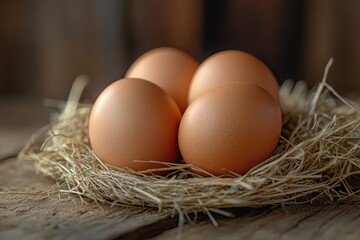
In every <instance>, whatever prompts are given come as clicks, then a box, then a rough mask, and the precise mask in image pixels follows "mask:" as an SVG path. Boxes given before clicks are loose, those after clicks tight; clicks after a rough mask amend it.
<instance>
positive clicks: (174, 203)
mask: <svg viewBox="0 0 360 240" xmlns="http://www.w3.org/2000/svg"><path fill="white" fill-rule="evenodd" d="M330 65H331V63H329V64H328V66H327V68H326V70H325V74H324V79H323V81H322V82H320V83H319V85H318V86H317V88H314V89H313V90H312V91H308V90H307V88H306V85H305V83H303V82H298V83H296V84H295V83H293V82H291V81H286V82H285V83H284V84H283V85H282V87H281V89H280V99H281V108H282V112H283V130H282V135H281V138H280V141H279V143H278V146H277V148H276V150H275V151H274V153H273V154H272V156H271V157H270V158H269V159H267V160H266V161H265V162H263V163H261V164H260V165H257V166H255V167H254V168H252V169H251V170H250V171H249V172H248V173H246V174H245V175H243V176H241V175H236V174H234V173H232V176H231V177H227V178H219V177H215V176H211V175H210V174H209V177H203V176H199V175H197V174H195V173H194V171H191V168H195V169H197V171H203V170H201V169H198V168H196V167H194V166H191V165H188V164H164V168H163V169H160V170H161V171H170V173H169V174H168V175H167V176H154V175H149V174H147V173H146V172H136V171H133V170H131V169H126V168H122V169H121V168H116V167H112V166H109V165H106V164H104V163H102V162H101V161H100V160H99V159H98V158H97V157H96V156H95V155H94V154H93V152H92V149H91V146H90V144H89V138H88V123H89V122H88V121H89V113H90V110H91V104H88V105H78V104H77V102H78V101H77V97H76V96H78V97H79V95H80V94H78V93H77V94H76V93H72V94H71V95H73V97H72V98H70V100H69V101H68V102H67V105H66V107H65V109H64V110H63V112H62V114H60V116H59V117H58V118H57V120H56V121H54V122H53V123H52V124H51V125H49V126H48V128H47V129H46V131H45V138H44V141H43V142H42V143H41V144H36V143H33V142H32V141H30V142H29V143H28V144H27V146H26V147H25V148H24V149H23V151H22V152H21V154H20V156H19V158H21V159H30V160H32V161H33V163H34V166H35V169H36V171H37V172H39V173H42V174H44V175H46V176H50V177H52V178H53V179H55V180H56V182H57V183H58V185H59V189H58V191H59V192H63V193H71V194H75V195H77V196H79V197H80V198H81V199H82V200H83V201H87V200H86V199H92V200H93V201H96V202H101V203H104V202H105V203H109V204H112V205H136V206H146V207H152V208H158V209H159V210H160V211H161V210H163V211H167V210H176V211H177V212H179V213H181V214H182V216H187V213H195V212H199V211H200V212H205V213H207V214H208V216H210V218H211V219H212V217H211V212H215V213H220V214H224V215H227V213H226V212H225V211H224V210H223V209H225V208H233V207H259V206H264V205H274V204H292V203H296V204H299V203H307V202H311V201H314V200H317V199H330V200H334V199H343V198H346V197H348V196H351V195H353V194H355V193H356V191H357V190H356V188H355V187H354V186H353V185H352V184H351V181H352V176H355V175H358V174H359V173H360V170H359V167H360V147H359V146H360V144H359V143H360V129H359V125H360V117H359V116H360V112H359V110H358V106H357V104H356V103H354V102H350V101H349V100H345V99H344V98H343V97H341V96H340V95H339V94H337V93H336V92H335V91H334V89H333V88H332V87H331V86H330V85H328V84H327V83H326V75H327V72H328V70H329V67H330ZM80 85H81V84H80ZM77 88H79V87H77ZM80 88H81V87H80ZM74 96H75V97H74ZM39 134H40V135H43V134H42V133H39ZM195 172H196V171H195ZM184 214H185V215H184Z"/></svg>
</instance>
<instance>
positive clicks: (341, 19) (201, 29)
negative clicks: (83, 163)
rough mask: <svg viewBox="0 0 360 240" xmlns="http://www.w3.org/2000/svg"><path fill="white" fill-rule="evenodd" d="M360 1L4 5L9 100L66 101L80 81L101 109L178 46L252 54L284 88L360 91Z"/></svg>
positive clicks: (1, 81) (68, 0)
mask: <svg viewBox="0 0 360 240" xmlns="http://www.w3.org/2000/svg"><path fill="white" fill-rule="evenodd" d="M359 9H360V2H359V1H356V0H347V1H336V0H318V1H311V0H306V1H287V0H273V1H270V2H264V1H261V0H253V1H251V0H241V1H236V0H227V1H217V0H152V1H145V0H133V1H130V0H107V1H98V0H62V1H57V0H27V1H25V0H24V1H21V0H15V1H11V0H3V1H0V97H1V96H5V95H30V96H37V97H38V98H60V99H65V98H66V96H67V93H68V91H69V89H70V86H71V83H72V81H73V79H74V78H75V77H76V76H77V75H78V74H82V73H84V74H87V75H89V77H90V79H91V82H90V85H89V87H88V88H87V90H86V98H88V99H90V100H94V99H95V97H96V96H97V94H98V93H99V92H100V91H101V89H103V88H104V87H105V86H106V85H108V84H109V83H110V82H112V81H114V80H116V79H118V78H120V77H122V76H123V74H124V73H125V71H126V69H127V68H128V67H129V65H130V64H131V62H132V61H133V60H135V58H136V57H138V56H139V55H140V54H141V53H143V52H144V51H147V50H149V49H151V48H154V47H159V46H173V47H177V48H180V49H183V50H185V51H187V52H189V53H190V54H191V55H193V56H194V57H196V58H197V59H198V60H203V59H204V58H205V57H207V56H208V55H210V54H212V53H214V52H216V51H220V50H223V49H229V48H237V49H242V50H246V51H249V52H251V53H253V54H255V55H257V56H258V57H260V58H261V59H262V60H264V61H265V62H266V63H267V64H268V65H269V66H270V67H271V68H272V69H273V71H274V72H275V74H276V76H277V77H278V79H279V81H280V82H282V81H283V80H285V79H286V78H288V77H289V78H294V79H295V80H301V79H305V80H307V81H308V82H309V83H310V84H314V83H316V82H317V81H319V80H320V79H321V75H322V72H323V69H324V67H325V64H326V62H327V61H328V59H329V58H330V57H334V58H335V61H334V67H333V69H332V70H331V73H330V76H329V81H330V83H332V84H333V85H335V87H336V88H337V89H339V90H340V91H342V92H347V91H360V81H359V80H358V79H359V77H360V68H359V67H358V65H359V63H360V32H359V30H358V25H359V21H360V14H359V13H358V12H359Z"/></svg>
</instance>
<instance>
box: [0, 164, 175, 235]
mask: <svg viewBox="0 0 360 240" xmlns="http://www.w3.org/2000/svg"><path fill="white" fill-rule="evenodd" d="M53 184H54V182H53V180H51V179H49V178H45V177H44V176H37V175H35V174H34V172H33V170H32V169H31V165H30V162H26V163H24V165H23V166H22V167H20V168H16V166H15V159H13V158H12V159H8V160H5V161H3V162H2V163H1V164H0V192H9V191H10V193H0V239H2V240H4V239H22V238H26V239H64V238H66V239H110V238H115V237H119V236H123V235H129V236H137V235H138V233H136V231H137V229H138V228H140V227H143V226H157V228H154V229H148V228H145V229H147V230H146V234H156V233H157V231H159V229H160V230H161V232H162V231H163V230H164V229H166V228H164V227H167V228H170V227H173V226H176V218H174V219H172V218H170V217H169V215H167V214H165V213H160V212H158V211H156V210H153V209H146V208H141V207H119V206H116V207H111V206H109V205H104V204H96V203H88V204H84V203H82V202H81V201H80V200H79V199H78V198H77V197H70V196H68V195H63V196H61V197H60V196H58V195H50V196H48V195H46V194H34V195H30V194H19V193H20V192H30V193H41V192H44V191H46V190H47V189H49V188H51V187H52V186H53ZM164 220H165V222H167V221H168V220H170V223H172V224H170V225H169V224H168V225H167V226H165V224H158V225H157V223H158V222H159V221H160V222H161V221H164ZM150 230H151V231H150ZM142 233H144V232H142ZM144 234H145V233H144Z"/></svg>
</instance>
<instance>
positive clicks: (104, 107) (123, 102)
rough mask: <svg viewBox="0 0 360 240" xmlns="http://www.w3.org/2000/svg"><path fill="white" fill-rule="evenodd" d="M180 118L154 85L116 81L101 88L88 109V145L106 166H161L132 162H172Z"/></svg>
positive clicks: (165, 96) (170, 100)
mask: <svg viewBox="0 0 360 240" xmlns="http://www.w3.org/2000/svg"><path fill="white" fill-rule="evenodd" d="M180 119H181V113H180V110H179V108H178V106H177V105H176V103H175V101H174V100H173V99H172V98H171V97H170V96H169V95H168V94H166V93H165V92H164V91H163V90H162V89H161V88H159V87H158V86H156V85H155V84H153V83H151V82H148V81H145V80H142V79H122V80H118V81H116V82H114V83H112V84H111V85H109V86H108V87H107V88H105V90H104V91H103V92H102V93H101V94H100V95H99V97H98V98H97V99H96V101H95V103H94V106H93V108H92V110H91V114H90V120H89V121H90V122H89V138H90V142H91V146H92V148H93V151H94V152H95V154H96V155H97V156H98V157H99V158H100V159H101V160H102V161H103V162H105V163H108V164H110V165H114V166H117V167H129V168H132V169H134V170H146V169H150V168H157V167H164V166H163V165H161V164H153V163H139V162H134V161H133V160H145V161H146V160H155V161H161V162H171V163H174V162H175V161H176V160H177V154H178V145H177V142H178V141H177V133H178V126H179V123H180Z"/></svg>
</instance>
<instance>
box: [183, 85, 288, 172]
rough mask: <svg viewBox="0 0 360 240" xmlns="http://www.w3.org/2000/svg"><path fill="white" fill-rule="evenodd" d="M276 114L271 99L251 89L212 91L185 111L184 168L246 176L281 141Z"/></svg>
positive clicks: (234, 87) (233, 87)
mask: <svg viewBox="0 0 360 240" xmlns="http://www.w3.org/2000/svg"><path fill="white" fill-rule="evenodd" d="M281 122H282V120H281V111H280V107H279V105H278V104H277V103H276V102H275V101H274V98H273V97H272V96H271V95H270V94H269V93H268V92H267V91H265V90H264V89H263V88H261V87H258V86H256V85H254V84H247V83H234V84H225V85H220V86H218V87H215V88H212V89H211V90H209V91H207V92H206V93H204V94H202V95H200V96H199V97H198V98H196V99H195V100H194V101H193V102H192V103H191V104H190V105H189V107H188V108H187V110H186V111H185V113H184V115H183V118H182V120H181V123H180V127H179V147H180V152H181V154H182V156H183V158H184V161H185V162H186V163H190V164H193V165H195V166H198V167H200V168H202V169H204V170H206V171H208V172H210V173H212V174H214V175H224V174H227V173H229V172H228V171H227V170H229V171H232V172H235V173H238V174H245V173H246V172H247V171H248V170H249V169H251V168H252V167H254V166H255V165H257V164H259V163H261V162H262V161H264V160H266V159H267V158H268V157H269V156H270V155H271V153H272V152H273V150H274V149H275V147H276V145H277V142H278V140H279V137H280V132H281V127H282V123H281Z"/></svg>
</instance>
